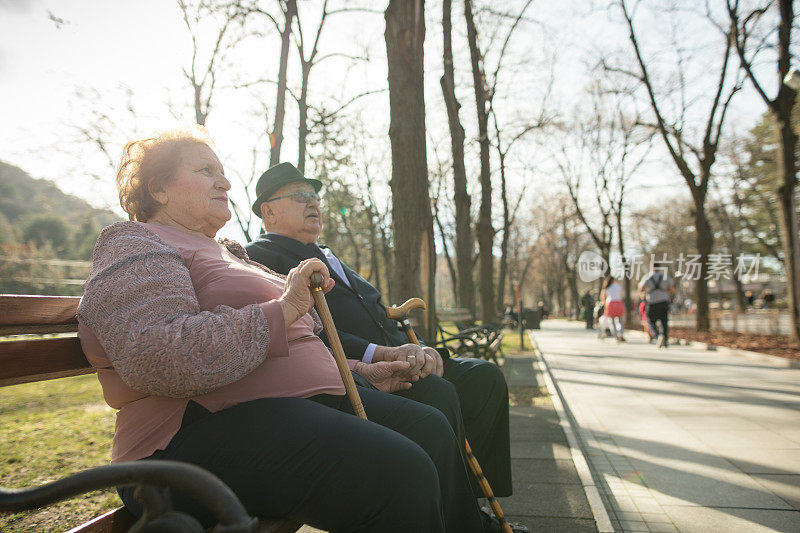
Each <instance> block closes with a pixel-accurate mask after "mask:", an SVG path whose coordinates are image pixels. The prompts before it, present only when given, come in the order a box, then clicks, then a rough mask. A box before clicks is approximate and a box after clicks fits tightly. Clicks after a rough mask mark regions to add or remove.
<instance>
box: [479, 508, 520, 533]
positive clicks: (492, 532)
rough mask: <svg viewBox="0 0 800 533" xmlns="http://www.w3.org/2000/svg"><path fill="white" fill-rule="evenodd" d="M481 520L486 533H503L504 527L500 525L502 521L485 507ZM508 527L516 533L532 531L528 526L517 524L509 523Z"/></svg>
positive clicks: (482, 510) (482, 509)
mask: <svg viewBox="0 0 800 533" xmlns="http://www.w3.org/2000/svg"><path fill="white" fill-rule="evenodd" d="M481 520H482V521H483V530H484V531H485V532H486V533H503V526H502V525H501V524H500V520H498V519H497V517H496V516H494V514H492V512H491V511H490V510H488V509H486V508H485V507H481ZM508 525H509V526H511V531H513V532H514V533H529V531H530V530H529V529H528V526H524V525H522V524H518V523H516V522H509V523H508Z"/></svg>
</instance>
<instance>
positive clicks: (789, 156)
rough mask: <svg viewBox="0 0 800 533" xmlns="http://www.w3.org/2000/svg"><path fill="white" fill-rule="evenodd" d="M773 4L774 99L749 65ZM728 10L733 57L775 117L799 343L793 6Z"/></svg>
mask: <svg viewBox="0 0 800 533" xmlns="http://www.w3.org/2000/svg"><path fill="white" fill-rule="evenodd" d="M775 4H777V10H778V17H777V40H776V41H777V42H776V43H774V44H773V45H772V46H770V47H774V48H775V49H777V61H776V67H777V75H778V89H777V94H776V95H775V97H774V98H770V97H769V96H767V93H766V89H765V88H764V81H763V79H759V77H758V76H757V75H756V73H755V70H754V64H755V60H756V58H757V57H758V56H760V55H761V53H762V52H764V50H766V49H767V48H768V45H767V43H766V38H768V37H769V34H767V36H766V38H765V37H761V36H759V35H757V34H756V31H757V28H758V25H759V22H760V21H761V20H762V18H763V17H764V16H765V15H766V14H767V13H769V12H770V11H771V10H772V6H774V5H775ZM727 5H728V14H729V16H730V20H731V30H732V36H731V37H732V41H733V42H734V44H735V47H736V53H737V55H738V56H739V63H740V65H741V67H742V69H744V71H745V73H746V75H747V78H748V79H749V80H750V82H751V83H752V84H753V87H755V89H756V92H757V93H758V94H759V96H760V97H761V99H762V100H763V101H764V103H765V104H767V108H768V109H769V112H770V114H772V116H773V118H774V119H775V125H776V141H777V143H778V153H777V155H778V157H777V159H778V165H777V170H778V183H777V190H776V191H775V195H776V197H777V198H778V205H779V206H780V214H781V217H780V228H781V241H782V243H783V264H784V268H785V269H786V285H787V289H788V290H787V292H788V293H789V312H790V315H791V317H792V328H791V338H792V341H793V342H800V233H798V231H799V229H798V217H797V203H796V197H795V190H796V188H797V160H796V157H797V155H796V154H797V152H796V150H797V134H796V133H795V131H794V129H793V128H792V124H791V116H792V109H793V108H794V103H795V99H796V98H797V91H796V90H795V88H792V87H790V86H789V85H788V84H787V83H784V81H783V80H784V79H786V76H787V75H788V74H789V68H790V66H791V65H790V63H791V59H792V54H791V50H790V46H791V42H792V41H791V32H792V25H793V24H794V5H793V2H792V0H778V1H777V2H775V1H769V2H763V3H762V5H760V6H759V7H758V8H756V9H753V10H751V11H749V12H745V13H741V12H740V10H739V0H733V1H731V0H728V2H727Z"/></svg>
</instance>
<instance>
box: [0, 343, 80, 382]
mask: <svg viewBox="0 0 800 533" xmlns="http://www.w3.org/2000/svg"><path fill="white" fill-rule="evenodd" d="M92 372H94V368H92V366H91V365H90V364H89V361H87V360H86V356H84V355H83V351H82V350H81V343H80V341H79V340H78V338H77V337H63V338H58V339H33V340H21V341H5V342H0V386H6V385H16V384H18V383H29V382H31V381H44V380H46V379H55V378H62V377H68V376H79V375H81V374H90V373H92Z"/></svg>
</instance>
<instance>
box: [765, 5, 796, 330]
mask: <svg viewBox="0 0 800 533" xmlns="http://www.w3.org/2000/svg"><path fill="white" fill-rule="evenodd" d="M779 9H780V14H781V18H780V23H779V26H778V42H779V46H778V75H779V76H780V77H779V80H783V78H784V77H785V76H786V74H787V73H788V72H789V66H790V60H791V53H790V44H791V31H792V24H793V22H794V6H793V5H792V0H780V3H779ZM796 97H797V93H796V92H795V91H794V90H793V89H792V88H790V87H788V86H787V85H786V84H784V83H781V86H780V89H779V90H778V96H777V98H775V103H774V105H773V106H770V107H771V108H772V109H773V113H774V114H775V125H776V129H777V132H778V150H777V152H778V161H777V163H778V165H777V166H778V183H779V185H778V191H777V200H778V204H779V205H780V211H781V217H780V221H781V224H780V226H781V237H782V241H783V257H784V262H783V264H784V267H785V269H786V289H787V293H788V296H789V316H790V317H791V329H790V337H791V340H792V341H793V342H800V237H799V236H798V220H797V204H796V200H795V188H796V186H797V161H796V159H795V158H796V153H795V148H796V147H797V135H796V134H795V132H794V130H793V129H792V125H791V116H792V108H793V107H794V102H795V98H796Z"/></svg>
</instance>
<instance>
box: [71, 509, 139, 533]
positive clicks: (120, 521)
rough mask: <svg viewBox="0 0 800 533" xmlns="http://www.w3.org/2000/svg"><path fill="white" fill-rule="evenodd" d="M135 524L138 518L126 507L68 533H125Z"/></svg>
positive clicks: (94, 519)
mask: <svg viewBox="0 0 800 533" xmlns="http://www.w3.org/2000/svg"><path fill="white" fill-rule="evenodd" d="M134 523H136V517H134V516H133V515H132V514H131V513H130V512H129V511H128V510H127V509H125V508H124V507H118V508H116V509H114V510H113V511H109V512H107V513H105V514H102V515H100V516H98V517H97V518H93V519H92V520H89V521H88V522H85V523H83V524H81V525H79V526H77V527H74V528H72V529H70V530H69V531H67V533H125V532H126V531H128V530H129V529H130V528H131V526H132V525H133V524H134Z"/></svg>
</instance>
